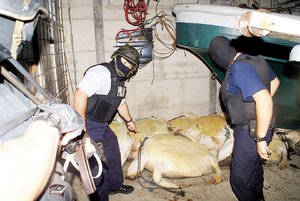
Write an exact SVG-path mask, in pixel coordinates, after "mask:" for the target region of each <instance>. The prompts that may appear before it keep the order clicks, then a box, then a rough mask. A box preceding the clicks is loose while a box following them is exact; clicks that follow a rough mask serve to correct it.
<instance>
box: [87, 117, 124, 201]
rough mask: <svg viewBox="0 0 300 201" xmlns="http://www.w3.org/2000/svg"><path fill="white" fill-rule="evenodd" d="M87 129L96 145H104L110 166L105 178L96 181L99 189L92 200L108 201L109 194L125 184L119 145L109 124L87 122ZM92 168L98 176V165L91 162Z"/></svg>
mask: <svg viewBox="0 0 300 201" xmlns="http://www.w3.org/2000/svg"><path fill="white" fill-rule="evenodd" d="M86 128H87V133H88V134H89V135H90V137H91V138H92V139H93V140H94V141H95V142H96V143H98V142H101V143H102V145H103V149H104V155H105V157H106V160H107V166H108V170H106V169H104V174H103V176H104V178H103V177H101V178H98V179H94V181H95V185H96V187H97V189H96V192H95V193H94V194H93V195H91V199H92V200H100V201H106V200H108V198H109V192H110V191H111V190H117V189H119V188H121V186H122V185H123V182H124V177H123V170H122V165H121V154H120V149H119V143H118V140H117V137H116V135H115V134H114V132H113V131H112V130H111V129H110V127H109V125H108V123H99V122H96V121H91V120H87V123H86ZM90 166H91V170H92V173H93V175H96V174H97V172H98V166H97V164H96V163H95V162H93V161H91V162H90ZM95 198H96V199H95Z"/></svg>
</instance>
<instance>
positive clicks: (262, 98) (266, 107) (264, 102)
mask: <svg viewBox="0 0 300 201" xmlns="http://www.w3.org/2000/svg"><path fill="white" fill-rule="evenodd" d="M252 97H253V99H254V101H255V105H256V121H257V136H258V137H261V138H263V137H265V136H266V134H267V131H268V128H269V125H270V121H271V119H272V114H273V100H272V96H271V94H270V93H269V92H268V90H267V89H263V90H260V91H258V92H257V93H255V94H254V95H253V96H252ZM268 151H269V150H268V147H267V143H266V141H262V142H257V152H258V153H259V155H260V156H261V157H262V158H264V159H268V158H269V155H268Z"/></svg>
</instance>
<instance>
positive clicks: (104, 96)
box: [74, 45, 139, 201]
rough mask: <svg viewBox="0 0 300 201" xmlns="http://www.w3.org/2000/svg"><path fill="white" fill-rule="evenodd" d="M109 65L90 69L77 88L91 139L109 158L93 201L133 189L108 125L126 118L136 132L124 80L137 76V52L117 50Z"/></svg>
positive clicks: (77, 99) (77, 105)
mask: <svg viewBox="0 0 300 201" xmlns="http://www.w3.org/2000/svg"><path fill="white" fill-rule="evenodd" d="M111 58H112V60H111V61H110V62H109V63H102V64H97V65H94V66H91V67H90V68H88V69H87V70H86V71H85V73H84V77H83V79H82V80H81V81H80V83H79V85H78V86H77V89H76V92H75V97H74V108H75V110H76V111H77V112H78V113H79V114H80V115H81V116H82V118H83V119H84V120H85V127H86V131H87V133H88V134H89V135H90V137H91V138H92V139H93V140H94V141H95V142H97V143H101V144H102V145H103V149H104V155H105V157H106V163H107V166H108V167H107V168H106V169H104V176H102V177H100V178H98V179H94V182H95V185H96V192H95V193H94V194H92V195H90V199H91V200H92V201H93V200H97V201H99V200H101V201H107V200H109V194H116V193H122V194H128V193H131V192H132V191H133V190H134V189H133V187H132V186H129V185H124V184H123V182H124V176H123V171H122V165H121V155H120V150H119V144H118V141H117V137H116V135H115V134H114V132H113V131H112V130H111V129H110V127H109V123H110V122H111V121H112V120H113V118H114V116H115V114H116V113H117V112H118V113H119V115H120V116H121V117H122V118H123V119H124V121H125V122H126V124H127V128H128V129H129V130H130V131H135V124H134V122H133V121H132V117H131V115H130V113H129V109H128V106H127V103H126V101H125V95H126V87H125V81H126V80H128V79H130V77H132V76H133V75H135V73H136V71H137V68H138V65H139V53H138V51H137V50H136V49H135V48H134V47H132V46H129V45H125V46H122V47H120V48H119V49H118V50H116V51H115V52H114V53H113V54H112V56H111ZM89 162H90V167H91V171H92V173H93V175H96V174H97V171H98V166H97V164H96V163H95V164H94V163H93V162H91V161H89Z"/></svg>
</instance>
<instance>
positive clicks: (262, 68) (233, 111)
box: [220, 55, 270, 126]
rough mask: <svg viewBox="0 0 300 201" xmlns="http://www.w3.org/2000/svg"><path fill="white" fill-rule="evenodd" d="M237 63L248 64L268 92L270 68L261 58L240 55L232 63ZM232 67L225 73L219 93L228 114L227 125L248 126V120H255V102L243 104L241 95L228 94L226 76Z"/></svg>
mask: <svg viewBox="0 0 300 201" xmlns="http://www.w3.org/2000/svg"><path fill="white" fill-rule="evenodd" d="M237 62H247V63H250V64H251V66H252V67H253V68H255V70H256V72H257V74H258V76H259V77H260V79H261V80H262V82H263V83H264V85H265V86H266V88H267V89H268V91H269V92H270V72H269V68H270V66H269V64H268V63H267V62H266V61H265V60H264V58H263V57H262V56H257V57H253V56H249V55H240V56H239V57H238V58H237V59H236V60H235V61H234V63H235V64H236V63H237ZM232 65H233V64H231V65H230V66H229V67H228V69H227V71H226V75H225V78H224V81H223V82H222V84H221V90H220V92H221V97H222V101H223V103H224V106H225V108H226V111H227V112H228V118H229V119H228V120H229V123H230V124H232V125H235V126H241V125H246V124H248V123H249V121H250V120H256V110H255V102H254V100H253V101H251V102H245V101H244V100H243V97H242V94H241V93H238V94H232V93H229V92H228V90H227V89H228V75H229V74H230V71H231V67H232Z"/></svg>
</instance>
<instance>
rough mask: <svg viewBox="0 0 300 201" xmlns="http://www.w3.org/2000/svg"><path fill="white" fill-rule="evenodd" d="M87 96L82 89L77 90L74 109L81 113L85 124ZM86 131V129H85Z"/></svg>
mask: <svg viewBox="0 0 300 201" xmlns="http://www.w3.org/2000/svg"><path fill="white" fill-rule="evenodd" d="M86 106H87V95H86V93H85V92H84V91H82V90H81V89H80V88H77V89H76V91H75V95H74V102H73V107H74V109H75V111H76V112H78V113H79V115H80V116H81V118H82V119H83V122H85V120H86ZM84 130H85V127H84Z"/></svg>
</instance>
